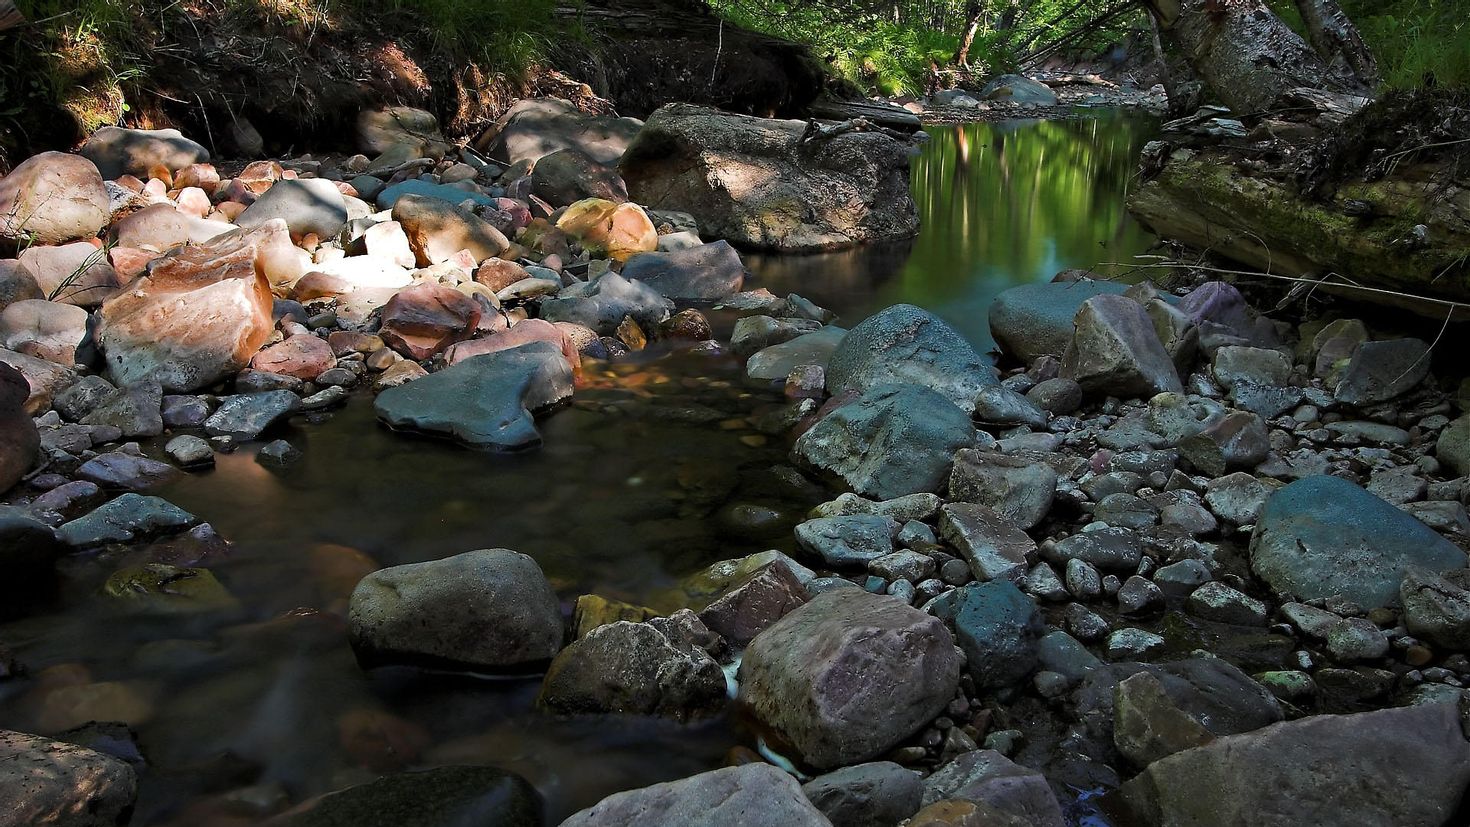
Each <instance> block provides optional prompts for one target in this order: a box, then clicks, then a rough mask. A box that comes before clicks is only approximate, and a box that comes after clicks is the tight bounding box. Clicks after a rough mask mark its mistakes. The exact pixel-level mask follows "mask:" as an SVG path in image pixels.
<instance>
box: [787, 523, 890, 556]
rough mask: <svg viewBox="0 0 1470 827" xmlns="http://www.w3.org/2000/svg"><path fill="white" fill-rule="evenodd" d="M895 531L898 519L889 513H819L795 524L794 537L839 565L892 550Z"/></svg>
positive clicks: (805, 546)
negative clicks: (842, 514)
mask: <svg viewBox="0 0 1470 827" xmlns="http://www.w3.org/2000/svg"><path fill="white" fill-rule="evenodd" d="M898 531H899V524H898V522H897V521H895V520H893V519H891V518H889V517H881V516H874V515H854V516H850V517H822V518H818V519H815V520H808V521H806V522H804V523H801V524H800V525H798V526H797V527H796V541H797V543H799V544H800V545H801V547H802V548H804V549H806V550H807V551H809V552H811V553H813V554H816V555H818V556H820V557H821V558H822V559H823V560H825V561H826V562H827V564H828V565H831V566H836V567H838V568H842V567H851V566H862V565H864V564H866V563H868V562H870V561H872V560H876V559H877V558H879V557H882V556H883V555H885V554H891V553H893V539H894V537H896V536H898Z"/></svg>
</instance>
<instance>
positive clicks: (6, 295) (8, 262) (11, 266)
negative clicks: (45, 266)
mask: <svg viewBox="0 0 1470 827" xmlns="http://www.w3.org/2000/svg"><path fill="white" fill-rule="evenodd" d="M44 298H46V294H45V293H42V292H41V288H40V286H39V285H37V284H36V277H35V276H33V275H31V271H29V270H27V269H26V268H25V265H23V264H21V263H20V261H19V260H17V259H13V258H5V259H0V310H4V309H5V308H6V307H8V306H10V305H11V304H14V303H15V302H20V301H25V300H27V299H44Z"/></svg>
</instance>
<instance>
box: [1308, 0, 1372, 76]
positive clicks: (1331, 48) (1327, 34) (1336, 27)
mask: <svg viewBox="0 0 1470 827" xmlns="http://www.w3.org/2000/svg"><path fill="white" fill-rule="evenodd" d="M1296 8H1297V11H1298V12H1299V13H1300V14H1301V16H1302V23H1303V24H1305V26H1306V29H1307V40H1308V41H1309V42H1310V43H1311V44H1312V48H1313V49H1316V50H1317V54H1319V55H1321V56H1322V59H1323V60H1326V61H1328V62H1331V61H1333V60H1334V59H1336V58H1338V57H1341V58H1342V60H1343V62H1344V63H1345V64H1346V65H1347V68H1348V69H1350V70H1352V73H1353V75H1355V76H1356V77H1357V80H1358V82H1359V83H1361V84H1363V86H1365V87H1367V88H1370V89H1371V88H1372V87H1374V86H1376V85H1377V84H1378V61H1376V60H1374V59H1373V52H1372V51H1370V50H1369V49H1368V46H1367V44H1365V43H1364V42H1363V38H1362V36H1361V35H1359V34H1358V27H1357V26H1354V25H1353V21H1351V20H1349V19H1348V16H1347V15H1346V14H1344V13H1343V11H1342V7H1341V6H1339V5H1338V4H1337V0H1296Z"/></svg>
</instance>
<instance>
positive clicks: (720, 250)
mask: <svg viewBox="0 0 1470 827" xmlns="http://www.w3.org/2000/svg"><path fill="white" fill-rule="evenodd" d="M623 277H624V278H629V279H634V280H636V281H641V282H643V283H644V284H647V285H648V286H649V287H652V288H653V289H655V290H657V291H658V292H660V293H662V294H663V295H665V296H667V297H669V298H671V299H684V300H688V301H714V300H716V299H723V298H725V297H726V296H728V295H730V294H732V293H738V292H740V287H741V285H743V284H744V283H745V265H744V264H741V263H740V254H739V253H737V252H735V248H734V247H731V246H730V243H729V242H727V241H716V242H714V243H712V244H701V245H699V246H698V247H690V248H689V249H687V250H675V251H671V252H667V253H658V252H654V253H639V254H637V255H635V256H633V257H631V258H629V259H628V261H627V263H626V264H624V265H623Z"/></svg>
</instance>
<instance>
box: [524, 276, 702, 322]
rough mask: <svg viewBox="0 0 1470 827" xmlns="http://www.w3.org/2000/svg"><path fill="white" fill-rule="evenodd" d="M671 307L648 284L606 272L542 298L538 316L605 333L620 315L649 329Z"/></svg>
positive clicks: (668, 302)
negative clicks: (628, 317) (629, 317)
mask: <svg viewBox="0 0 1470 827" xmlns="http://www.w3.org/2000/svg"><path fill="white" fill-rule="evenodd" d="M673 308H674V303H673V302H671V301H669V300H668V299H666V298H664V296H663V295H662V294H660V293H659V292H658V291H657V290H655V289H653V288H652V287H650V286H649V285H647V284H644V283H643V282H639V281H629V280H628V279H625V278H623V277H622V276H620V275H618V274H617V273H614V272H611V271H609V272H607V273H603V274H602V275H600V276H598V277H597V278H595V279H593V280H591V281H589V282H586V283H585V284H576V285H573V286H571V287H569V288H567V289H565V290H563V291H562V292H561V293H560V294H559V295H557V296H556V297H555V298H550V299H546V300H545V301H543V302H542V303H541V318H543V319H545V320H547V321H549V322H572V323H573V324H580V325H583V326H585V327H590V328H592V329H593V330H596V331H597V332H598V333H601V334H603V335H608V334H611V333H612V332H613V331H615V330H616V329H617V327H618V325H619V324H620V323H621V322H622V321H623V317H624V316H631V317H633V321H635V322H637V323H638V325H639V326H640V327H642V328H643V329H644V330H653V329H654V328H656V327H657V326H658V323H659V322H661V321H663V320H664V319H667V318H668V317H669V314H670V313H671V312H672V311H673Z"/></svg>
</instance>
